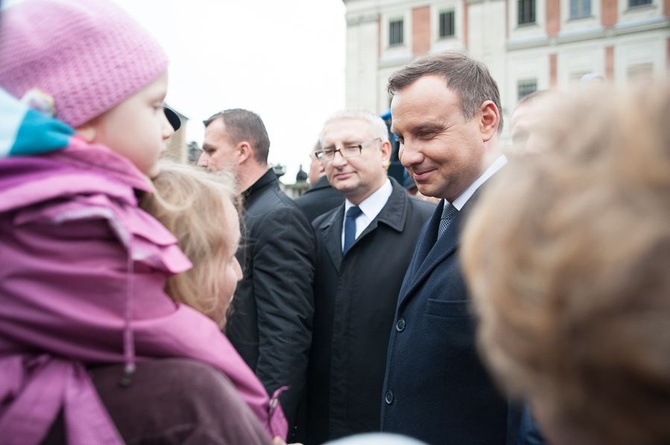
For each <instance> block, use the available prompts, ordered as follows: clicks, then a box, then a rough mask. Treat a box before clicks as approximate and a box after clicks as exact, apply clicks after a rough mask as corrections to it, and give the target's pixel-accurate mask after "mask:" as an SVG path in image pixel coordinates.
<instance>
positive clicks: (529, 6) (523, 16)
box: [517, 0, 634, 25]
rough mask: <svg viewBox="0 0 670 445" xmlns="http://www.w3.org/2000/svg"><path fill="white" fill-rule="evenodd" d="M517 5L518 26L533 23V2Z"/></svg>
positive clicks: (519, 0)
mask: <svg viewBox="0 0 670 445" xmlns="http://www.w3.org/2000/svg"><path fill="white" fill-rule="evenodd" d="M631 1H634V0H631ZM517 5H518V8H519V10H518V11H517V12H518V22H519V25H526V24H528V23H535V0H518V3H517Z"/></svg>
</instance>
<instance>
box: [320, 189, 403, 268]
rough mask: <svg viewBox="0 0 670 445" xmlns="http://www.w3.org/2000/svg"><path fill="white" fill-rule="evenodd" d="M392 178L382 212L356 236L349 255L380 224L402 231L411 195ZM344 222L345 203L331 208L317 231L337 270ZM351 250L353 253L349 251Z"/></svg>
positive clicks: (339, 263)
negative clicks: (389, 193)
mask: <svg viewBox="0 0 670 445" xmlns="http://www.w3.org/2000/svg"><path fill="white" fill-rule="evenodd" d="M390 179H391V186H392V187H393V191H392V192H391V196H390V197H389V199H388V201H386V204H385V205H384V207H383V208H382V210H381V212H379V214H378V215H377V217H376V218H375V219H373V220H372V222H371V223H370V225H368V227H366V228H365V230H364V231H363V233H361V235H360V236H359V237H358V238H356V240H355V241H354V244H353V245H352V247H351V249H349V251H348V253H347V254H348V255H351V254H352V253H354V252H355V251H356V248H355V247H356V244H358V243H359V242H361V240H363V239H364V238H365V237H366V236H367V235H368V234H369V233H371V232H372V231H374V230H376V229H377V227H379V225H380V224H383V225H386V226H388V227H390V228H391V229H393V230H395V231H397V232H401V231H402V230H403V229H404V227H405V223H406V221H407V206H409V196H408V195H407V192H406V191H405V189H404V188H403V187H402V186H401V185H400V184H398V182H397V181H396V180H395V179H393V178H390ZM343 223H344V204H342V205H340V206H338V207H337V208H336V209H333V210H331V211H330V212H329V213H327V214H326V216H325V219H324V220H323V222H322V223H321V224H320V225H319V226H318V227H317V229H316V230H317V232H318V233H319V234H320V235H321V237H322V239H323V240H324V244H325V247H326V250H327V251H328V254H329V255H330V257H331V259H332V261H333V264H335V266H336V268H337V270H338V271H339V269H340V265H341V263H342V259H343V257H342V242H341V240H342V225H343ZM349 252H351V253H349Z"/></svg>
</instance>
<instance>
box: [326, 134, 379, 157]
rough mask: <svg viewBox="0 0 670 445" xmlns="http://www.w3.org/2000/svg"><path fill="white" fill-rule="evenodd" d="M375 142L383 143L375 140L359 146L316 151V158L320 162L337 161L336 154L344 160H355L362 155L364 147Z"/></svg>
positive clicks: (327, 148) (377, 139)
mask: <svg viewBox="0 0 670 445" xmlns="http://www.w3.org/2000/svg"><path fill="white" fill-rule="evenodd" d="M375 141H381V139H380V138H374V139H372V140H370V141H367V142H363V143H360V144H358V145H347V146H346V147H342V148H335V147H326V148H324V149H323V150H319V151H315V152H314V156H316V159H318V160H319V161H332V160H333V159H335V154H336V153H339V154H340V155H342V157H343V158H355V157H357V156H360V155H361V152H362V151H363V147H367V146H368V145H370V144H371V143H373V142H375Z"/></svg>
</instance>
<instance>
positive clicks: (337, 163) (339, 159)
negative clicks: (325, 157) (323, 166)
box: [330, 151, 347, 168]
mask: <svg viewBox="0 0 670 445" xmlns="http://www.w3.org/2000/svg"><path fill="white" fill-rule="evenodd" d="M330 164H331V165H332V166H333V167H335V168H340V167H343V166H345V165H346V164H347V158H345V157H344V156H342V152H341V151H336V152H335V157H334V158H333V159H331V160H330Z"/></svg>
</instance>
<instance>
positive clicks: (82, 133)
mask: <svg viewBox="0 0 670 445" xmlns="http://www.w3.org/2000/svg"><path fill="white" fill-rule="evenodd" d="M75 132H76V134H77V136H79V137H80V138H82V139H83V140H85V141H86V142H89V143H91V142H93V141H95V137H96V135H97V133H96V131H95V126H94V125H93V123H92V122H89V123H86V124H84V125H82V126H80V127H77V128H76V129H75Z"/></svg>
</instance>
